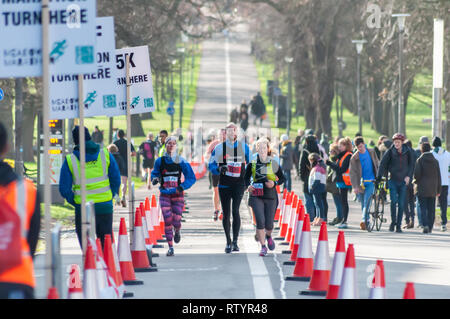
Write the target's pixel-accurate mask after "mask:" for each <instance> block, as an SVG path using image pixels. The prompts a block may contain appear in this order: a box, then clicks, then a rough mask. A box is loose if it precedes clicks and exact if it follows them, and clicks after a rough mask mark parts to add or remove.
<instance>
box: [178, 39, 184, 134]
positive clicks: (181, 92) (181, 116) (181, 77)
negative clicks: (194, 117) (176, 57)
mask: <svg viewBox="0 0 450 319" xmlns="http://www.w3.org/2000/svg"><path fill="white" fill-rule="evenodd" d="M177 51H178V52H179V53H180V123H179V124H180V128H182V126H183V123H182V122H183V62H184V48H178V49H177Z"/></svg>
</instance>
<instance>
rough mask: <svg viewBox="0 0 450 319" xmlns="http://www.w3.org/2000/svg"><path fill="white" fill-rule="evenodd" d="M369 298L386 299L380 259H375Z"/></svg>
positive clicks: (382, 267)
mask: <svg viewBox="0 0 450 319" xmlns="http://www.w3.org/2000/svg"><path fill="white" fill-rule="evenodd" d="M369 299H386V282H385V280H384V265H383V261H382V260H377V264H376V265H375V271H374V275H373V281H372V287H371V288H370V293H369Z"/></svg>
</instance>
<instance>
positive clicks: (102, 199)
mask: <svg viewBox="0 0 450 319" xmlns="http://www.w3.org/2000/svg"><path fill="white" fill-rule="evenodd" d="M72 137H73V141H74V143H75V148H74V150H73V153H72V154H68V155H67V156H66V158H65V160H64V163H63V165H62V167H61V174H60V178H59V192H60V194H61V196H62V197H64V199H65V200H66V201H67V202H68V203H69V204H71V205H72V206H74V207H75V230H76V233H77V236H78V241H79V243H80V246H82V242H81V206H80V205H81V172H80V141H79V127H78V126H75V128H74V129H73V131H72ZM85 140H86V169H85V172H86V203H87V202H93V203H94V210H95V231H96V234H97V237H98V238H100V240H101V242H102V245H103V242H104V236H105V235H107V234H109V235H111V234H112V223H113V203H112V199H113V197H114V196H115V195H116V194H118V193H119V188H120V171H119V167H118V166H117V163H116V160H115V159H114V156H111V154H110V153H109V152H108V150H107V149H106V148H100V146H99V145H98V144H96V143H94V142H93V141H92V140H91V136H90V134H89V131H88V130H87V128H85Z"/></svg>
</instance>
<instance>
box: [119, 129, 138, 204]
mask: <svg viewBox="0 0 450 319" xmlns="http://www.w3.org/2000/svg"><path fill="white" fill-rule="evenodd" d="M117 136H118V137H119V139H118V140H117V141H115V142H114V144H115V145H116V146H117V148H118V149H119V153H120V156H122V159H123V161H124V163H125V167H124V170H123V171H121V172H120V176H121V179H122V201H121V203H122V207H127V202H126V200H125V196H126V194H127V188H128V165H131V163H128V148H127V140H126V139H125V132H124V130H119V131H118V132H117ZM131 156H136V151H135V149H134V146H133V144H131ZM130 178H131V176H130Z"/></svg>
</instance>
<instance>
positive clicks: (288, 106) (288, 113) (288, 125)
mask: <svg viewBox="0 0 450 319" xmlns="http://www.w3.org/2000/svg"><path fill="white" fill-rule="evenodd" d="M284 61H285V62H286V63H287V64H288V99H287V102H286V135H287V136H289V131H290V130H291V101H292V62H294V58H293V57H291V56H285V57H284Z"/></svg>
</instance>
